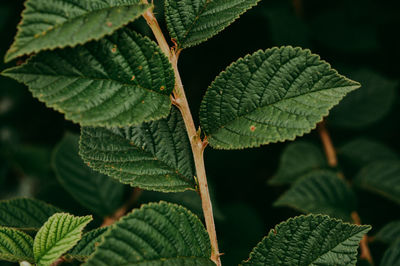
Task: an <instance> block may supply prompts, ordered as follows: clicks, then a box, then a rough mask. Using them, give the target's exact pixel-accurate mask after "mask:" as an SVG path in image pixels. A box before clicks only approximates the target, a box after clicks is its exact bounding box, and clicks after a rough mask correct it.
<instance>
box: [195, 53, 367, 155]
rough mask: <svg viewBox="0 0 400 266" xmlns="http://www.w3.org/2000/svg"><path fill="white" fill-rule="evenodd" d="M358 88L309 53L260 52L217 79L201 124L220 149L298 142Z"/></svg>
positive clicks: (203, 106)
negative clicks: (300, 137)
mask: <svg viewBox="0 0 400 266" xmlns="http://www.w3.org/2000/svg"><path fill="white" fill-rule="evenodd" d="M359 86H360V85H359V84H358V83H357V82H354V81H351V80H349V79H346V78H345V77H343V76H341V75H339V74H338V73H337V72H336V71H335V70H333V69H331V67H330V65H329V64H328V63H326V62H325V61H322V60H320V58H319V56H317V55H314V54H311V52H310V51H309V50H302V49H301V48H293V47H291V46H287V47H281V48H272V49H268V50H265V51H261V50H260V51H258V52H256V53H254V54H252V55H247V56H245V57H244V58H241V59H239V60H238V61H236V62H235V63H233V64H232V65H230V66H229V67H228V68H227V69H226V70H225V71H224V72H222V73H221V74H220V75H219V76H218V77H217V78H216V79H215V81H214V82H213V83H212V84H211V86H210V87H209V88H208V90H207V93H206V95H205V97H204V99H203V101H202V103H201V107H200V122H201V125H202V129H203V130H204V132H205V134H206V135H207V136H208V141H209V143H210V145H211V146H212V147H214V148H217V149H242V148H248V147H258V146H260V145H262V144H268V143H274V142H278V141H285V140H294V139H295V138H296V137H297V136H302V135H303V134H305V133H309V132H310V131H311V130H312V129H314V128H315V126H316V124H317V123H318V122H320V121H321V120H322V119H323V117H324V116H327V115H328V112H329V109H331V108H332V107H333V106H335V105H336V104H338V103H339V101H340V100H341V99H342V98H343V97H344V96H345V95H346V94H347V93H348V92H350V91H352V90H354V89H357V88H358V87H359Z"/></svg>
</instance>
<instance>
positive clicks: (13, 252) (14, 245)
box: [0, 227, 34, 262]
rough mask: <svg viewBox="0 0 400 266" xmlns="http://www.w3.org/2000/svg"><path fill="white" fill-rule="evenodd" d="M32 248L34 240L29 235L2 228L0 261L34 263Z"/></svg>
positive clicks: (0, 228)
mask: <svg viewBox="0 0 400 266" xmlns="http://www.w3.org/2000/svg"><path fill="white" fill-rule="evenodd" d="M32 247H33V239H32V237H30V236H29V235H27V234H25V233H23V232H21V231H18V230H16V229H12V228H6V227H0V260H6V261H11V262H21V261H29V262H34V259H33V251H32Z"/></svg>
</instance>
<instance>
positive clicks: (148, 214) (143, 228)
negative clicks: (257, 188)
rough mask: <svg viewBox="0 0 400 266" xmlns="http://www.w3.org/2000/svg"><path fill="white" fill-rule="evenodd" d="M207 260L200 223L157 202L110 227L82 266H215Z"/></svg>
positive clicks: (206, 243)
mask: <svg viewBox="0 0 400 266" xmlns="http://www.w3.org/2000/svg"><path fill="white" fill-rule="evenodd" d="M210 256H211V246H210V240H209V238H208V235H207V232H206V230H205V229H204V226H203V225H202V223H201V221H200V220H199V219H198V218H197V217H196V216H195V215H193V214H192V213H191V212H190V211H188V210H187V209H185V208H183V207H181V206H179V205H175V204H171V203H166V202H160V203H150V204H146V205H142V207H141V208H140V209H139V210H134V211H133V212H131V213H130V214H128V215H126V216H124V217H123V218H122V219H121V220H120V221H118V222H117V223H115V224H114V225H112V226H111V228H110V229H109V230H108V231H107V233H105V234H104V240H103V242H101V244H100V245H99V246H98V247H97V249H96V251H95V253H94V254H93V256H91V257H90V258H89V260H88V262H87V263H86V264H85V265H86V266H90V265H96V266H102V265H115V266H117V265H215V264H214V263H213V262H211V261H210V259H209V258H210Z"/></svg>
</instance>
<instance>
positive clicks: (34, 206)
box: [0, 198, 61, 230]
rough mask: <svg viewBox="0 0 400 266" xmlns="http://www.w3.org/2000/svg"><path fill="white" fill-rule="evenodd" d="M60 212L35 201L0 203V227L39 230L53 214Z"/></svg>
mask: <svg viewBox="0 0 400 266" xmlns="http://www.w3.org/2000/svg"><path fill="white" fill-rule="evenodd" d="M60 211H61V210H60V209H58V208H56V207H54V206H51V205H49V204H47V203H45V202H43V201H40V200H35V199H26V198H19V199H11V200H3V201H0V226H5V227H12V228H18V229H22V230H39V228H40V227H42V225H43V224H44V223H45V222H46V221H47V219H49V217H50V216H52V215H53V214H55V213H57V212H60Z"/></svg>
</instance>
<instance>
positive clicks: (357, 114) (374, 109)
mask: <svg viewBox="0 0 400 266" xmlns="http://www.w3.org/2000/svg"><path fill="white" fill-rule="evenodd" d="M349 76H350V77H351V78H353V79H355V80H358V81H360V83H361V84H363V86H362V87H361V88H360V89H359V90H357V91H354V92H352V93H350V94H349V95H348V97H346V98H345V99H343V102H342V103H341V104H340V105H338V106H336V107H335V108H333V109H332V112H331V114H330V116H329V119H328V121H329V125H332V126H336V127H341V128H363V127H366V126H369V125H371V124H373V123H375V122H377V121H379V120H380V119H382V118H383V117H385V115H386V114H387V113H389V111H390V110H391V108H392V106H393V104H394V102H395V100H396V96H397V93H396V90H397V86H398V85H399V82H398V81H396V80H391V79H388V78H386V77H384V76H382V75H380V74H379V73H376V72H374V71H372V70H369V69H361V70H358V71H355V72H352V73H351V72H350V73H349Z"/></svg>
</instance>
